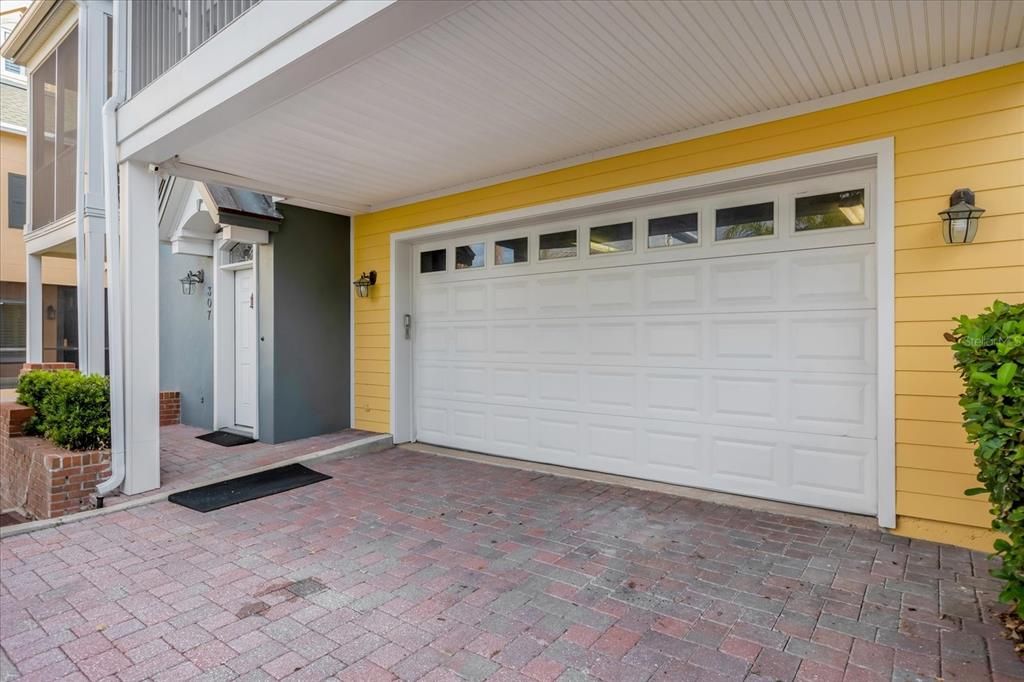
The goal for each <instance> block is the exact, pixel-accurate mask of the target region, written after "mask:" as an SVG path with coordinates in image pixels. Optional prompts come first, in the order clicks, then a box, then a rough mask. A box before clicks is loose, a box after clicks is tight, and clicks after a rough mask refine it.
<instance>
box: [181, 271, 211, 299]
mask: <svg viewBox="0 0 1024 682" xmlns="http://www.w3.org/2000/svg"><path fill="white" fill-rule="evenodd" d="M205 280H206V277H205V276H204V275H203V271H202V270H197V271H196V272H192V271H191V270H189V271H188V274H186V275H185V276H184V277H182V278H181V279H180V280H179V281H180V282H181V293H183V294H185V295H186V296H191V295H192V294H194V293H195V292H196V285H197V284H202V283H203V282H204V281H205Z"/></svg>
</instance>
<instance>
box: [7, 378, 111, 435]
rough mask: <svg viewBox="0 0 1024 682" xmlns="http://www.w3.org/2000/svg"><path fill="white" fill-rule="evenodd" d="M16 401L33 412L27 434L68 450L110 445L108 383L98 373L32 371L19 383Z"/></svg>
mask: <svg viewBox="0 0 1024 682" xmlns="http://www.w3.org/2000/svg"><path fill="white" fill-rule="evenodd" d="M18 402H19V403H21V404H22V405H25V406H26V407H31V408H33V409H34V410H35V411H36V414H35V416H34V417H33V418H32V420H31V421H30V422H29V423H28V424H27V430H28V432H29V433H33V434H36V435H41V436H45V437H46V438H48V439H49V440H51V441H53V442H54V443H56V444H57V445H59V446H61V447H63V448H68V449H69V450H99V449H101V448H106V447H108V446H109V444H110V383H109V381H108V380H107V378H106V377H104V376H101V375H98V374H90V375H86V374H79V373H78V372H72V371H70V370H61V371H58V372H49V371H34V372H28V373H27V374H24V375H22V377H21V378H20V379H19V380H18Z"/></svg>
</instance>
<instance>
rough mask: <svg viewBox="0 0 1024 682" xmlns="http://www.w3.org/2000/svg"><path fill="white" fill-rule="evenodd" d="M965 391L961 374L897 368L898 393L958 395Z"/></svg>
mask: <svg viewBox="0 0 1024 682" xmlns="http://www.w3.org/2000/svg"><path fill="white" fill-rule="evenodd" d="M962 391H963V383H962V382H961V380H960V375H959V374H957V373H956V372H954V371H952V370H950V371H949V372H908V371H906V370H902V369H897V370H896V395H933V396H946V397H948V396H958V395H960V393H961V392H962Z"/></svg>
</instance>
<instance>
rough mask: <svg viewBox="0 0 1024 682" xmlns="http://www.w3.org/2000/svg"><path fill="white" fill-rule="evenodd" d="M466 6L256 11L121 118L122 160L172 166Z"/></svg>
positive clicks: (350, 4) (440, 3)
mask: <svg viewBox="0 0 1024 682" xmlns="http://www.w3.org/2000/svg"><path fill="white" fill-rule="evenodd" d="M469 4H471V0H436V1H434V2H414V1H411V0H373V1H359V2H357V1H354V0H345V1H344V2H340V3H334V2H326V1H325V0H316V1H315V2H312V1H311V2H306V3H278V2H265V3H259V4H258V5H256V6H254V7H253V8H252V9H250V10H249V11H248V12H246V13H245V14H243V15H242V16H240V17H239V18H238V19H237V20H236V21H235V22H234V23H233V24H231V25H230V26H228V27H227V28H225V29H224V30H223V31H221V32H220V33H219V34H217V35H216V36H214V37H213V38H211V39H210V40H209V42H208V43H207V44H205V45H203V46H202V47H200V48H199V49H198V50H196V51H195V52H194V53H192V54H191V55H189V56H188V57H186V58H185V59H183V60H181V62H179V63H178V64H177V65H175V66H174V67H172V68H171V69H170V70H169V71H168V72H167V73H165V74H163V75H162V76H161V77H160V78H158V79H157V80H156V81H154V82H153V83H152V84H150V87H148V88H146V89H144V90H142V91H140V92H139V93H138V94H137V95H136V96H134V97H133V98H132V99H131V100H129V101H128V102H126V103H125V104H124V106H122V107H121V108H120V109H119V110H118V119H117V129H118V134H119V136H120V137H119V140H118V143H119V145H120V154H121V158H122V159H128V158H132V159H140V160H146V161H149V162H153V163H159V162H161V161H164V160H166V159H169V158H172V157H173V156H175V155H176V154H178V153H179V152H180V151H182V150H184V149H187V148H189V147H191V146H193V145H196V144H199V143H201V142H202V141H203V140H205V139H208V138H210V137H212V136H214V135H216V134H217V133H219V132H221V131H223V130H226V129H227V128H229V127H230V126H232V125H233V124H235V123H237V122H238V121H239V120H244V119H246V118H248V117H250V116H252V115H253V114H255V113H257V112H259V111H262V110H264V109H266V108H267V107H270V106H272V105H273V104H276V103H277V102H280V101H281V100H284V99H287V98H288V97H290V96H292V95H294V94H296V93H297V92H300V91H301V90H304V89H305V88H307V87H309V86H310V85H313V84H314V83H316V82H318V81H320V80H322V79H324V78H326V77H328V76H330V75H332V74H334V73H337V72H338V71H341V70H343V69H345V68H347V67H348V66H351V65H352V64H355V63H357V62H359V61H361V60H363V59H365V58H366V57H368V56H369V55H372V54H374V53H376V52H378V51H380V50H382V49H384V48H386V47H387V46H389V45H391V44H393V43H395V42H397V41H399V40H401V39H402V38H405V37H406V36H408V35H410V34H412V33H415V32H417V31H419V30H420V29H422V28H424V27H426V26H429V25H430V24H433V23H434V22H436V21H438V20H439V19H442V18H443V17H445V16H447V15H449V14H451V13H452V12H455V11H458V10H459V9H462V8H463V7H465V6H467V5H469ZM168 92H174V93H182V94H181V96H180V97H176V98H168V97H167V93H168ZM169 102H170V104H168V103H169Z"/></svg>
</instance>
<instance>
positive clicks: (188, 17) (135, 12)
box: [129, 0, 260, 93]
mask: <svg viewBox="0 0 1024 682" xmlns="http://www.w3.org/2000/svg"><path fill="white" fill-rule="evenodd" d="M259 2H260V0H154V1H152V2H135V3H132V4H131V5H129V8H130V9H129V11H130V18H129V21H130V25H131V37H130V41H131V91H132V92H133V93H135V92H139V91H140V90H142V89H143V88H145V87H146V86H147V85H149V84H150V83H152V82H153V81H155V80H156V79H157V78H159V77H160V76H162V75H163V74H164V73H166V72H167V70H168V69H170V68H171V67H172V66H174V65H175V64H177V63H178V62H179V61H181V60H182V59H184V58H185V57H187V56H188V55H190V54H192V53H193V52H195V51H196V50H197V49H198V48H199V46H200V45H202V44H204V43H205V42H206V41H207V40H209V39H210V38H212V37H213V36H214V35H216V34H217V33H219V32H220V31H221V30H222V29H224V28H225V27H227V26H228V25H229V24H231V22H233V21H234V20H235V19H237V18H238V17H240V16H241V15H242V14H244V13H245V12H247V11H248V10H249V9H250V8H252V7H253V6H254V5H256V4H258V3H259Z"/></svg>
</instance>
